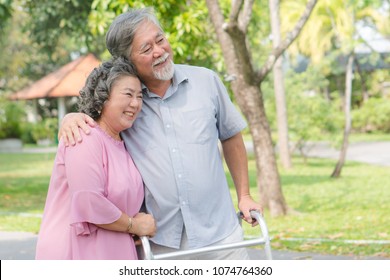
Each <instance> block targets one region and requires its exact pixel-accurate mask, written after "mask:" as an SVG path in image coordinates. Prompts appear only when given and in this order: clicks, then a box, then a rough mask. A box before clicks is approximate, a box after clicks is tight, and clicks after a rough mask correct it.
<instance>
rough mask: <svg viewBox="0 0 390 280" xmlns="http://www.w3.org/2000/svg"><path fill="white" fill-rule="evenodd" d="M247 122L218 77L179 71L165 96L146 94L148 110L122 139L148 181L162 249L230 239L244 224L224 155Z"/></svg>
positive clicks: (148, 196)
mask: <svg viewBox="0 0 390 280" xmlns="http://www.w3.org/2000/svg"><path fill="white" fill-rule="evenodd" d="M245 126H246V123H245V121H244V120H243V118H242V116H241V115H240V113H239V112H238V111H237V110H236V108H235V107H234V105H233V104H232V102H231V101H230V99H229V96H228V94H227V91H226V88H225V86H224V85H223V83H222V82H221V80H220V79H219V77H218V76H217V75H216V73H215V72H213V71H211V70H209V69H206V68H202V67H195V66H188V65H175V74H174V76H173V82H172V84H171V86H170V87H169V89H168V91H167V92H166V94H165V95H164V97H163V98H161V97H159V96H158V95H156V94H154V93H152V92H148V91H147V90H146V93H145V94H144V104H143V107H142V111H141V113H140V114H139V116H138V118H137V119H136V121H135V122H134V124H133V126H132V127H131V128H130V129H128V130H127V131H125V132H123V133H122V137H123V139H124V141H125V143H126V147H127V149H128V151H129V152H130V154H131V155H132V157H133V160H134V162H135V164H136V166H137V167H138V169H139V171H140V172H141V175H142V177H143V180H144V183H145V206H146V210H147V212H149V213H151V214H152V215H153V216H154V217H155V218H156V220H157V234H156V236H155V237H154V238H152V241H153V242H155V243H156V244H159V245H163V246H167V247H172V248H179V247H180V241H181V235H182V229H183V225H184V226H185V230H186V233H187V236H188V242H189V246H190V247H191V248H199V247H204V246H206V245H209V244H211V243H214V242H217V241H219V240H221V239H223V238H225V237H227V236H228V235H229V234H230V233H232V231H233V230H234V229H235V228H236V226H237V225H238V219H237V216H236V212H235V209H234V205H233V203H232V199H231V196H230V192H229V187H228V184H227V181H226V176H225V172H224V168H223V164H222V159H221V156H220V153H219V149H218V139H220V140H225V139H228V138H230V137H232V136H234V135H235V134H237V133H238V132H240V131H241V130H242V129H243V128H245Z"/></svg>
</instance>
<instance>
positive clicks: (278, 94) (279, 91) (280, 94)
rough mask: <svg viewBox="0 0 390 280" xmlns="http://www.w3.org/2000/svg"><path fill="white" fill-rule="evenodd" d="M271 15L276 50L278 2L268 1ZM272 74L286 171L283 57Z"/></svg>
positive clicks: (278, 34) (277, 41) (289, 165)
mask: <svg viewBox="0 0 390 280" xmlns="http://www.w3.org/2000/svg"><path fill="white" fill-rule="evenodd" d="M269 7H270V14H271V29H272V44H273V47H274V48H276V47H277V46H279V44H280V41H281V36H280V19H279V0H269ZM273 74H274V89H275V100H276V102H275V104H276V116H277V124H278V148H279V156H280V161H281V163H282V166H283V167H284V168H286V169H290V168H291V167H292V164H291V157H290V148H289V141H288V121H287V105H286V94H285V88H284V75H283V56H282V55H281V56H280V57H279V58H278V59H277V60H276V62H275V65H274V67H273Z"/></svg>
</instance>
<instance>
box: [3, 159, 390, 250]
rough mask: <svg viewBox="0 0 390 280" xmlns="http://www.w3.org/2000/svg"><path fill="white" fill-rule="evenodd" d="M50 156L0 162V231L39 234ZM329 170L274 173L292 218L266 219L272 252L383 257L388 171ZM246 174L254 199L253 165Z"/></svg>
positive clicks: (388, 220)
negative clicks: (337, 174)
mask: <svg viewBox="0 0 390 280" xmlns="http://www.w3.org/2000/svg"><path fill="white" fill-rule="evenodd" d="M54 156H55V154H0V163H1V164H0V198H1V199H0V231H28V232H34V233H37V232H38V230H39V224H40V221H41V214H42V211H43V207H44V202H45V198H46V192H47V187H48V184H49V180H50V174H51V169H52V166H53V160H54ZM334 164H335V162H334V161H332V160H325V159H309V160H308V162H307V163H306V164H304V163H303V161H302V159H300V158H294V159H293V165H294V167H293V169H291V170H288V171H286V170H282V169H280V173H281V181H282V186H283V187H282V188H283V193H284V196H285V199H286V201H287V204H288V206H289V207H290V209H291V210H292V211H291V213H290V214H289V215H287V216H284V217H277V218H276V217H270V216H269V213H268V211H265V219H266V222H267V225H268V229H269V233H270V236H271V237H272V242H271V246H272V248H273V249H283V250H294V251H311V252H313V251H316V252H322V253H324V254H339V255H341V254H343V255H349V254H353V255H358V256H382V257H390V215H389V213H390V203H388V198H389V197H390V188H389V186H390V168H389V167H378V166H370V165H366V164H358V163H353V162H347V163H346V165H345V166H344V168H343V171H342V177H341V178H339V179H332V178H330V176H329V175H330V174H331V172H332V170H333V168H334ZM249 167H250V179H251V192H252V194H253V196H254V197H255V198H256V199H257V198H258V192H257V189H256V183H255V181H256V180H255V162H254V160H253V159H250V161H249ZM228 177H229V176H228ZM229 181H230V182H231V179H230V177H229ZM231 191H232V196H233V197H234V199H235V192H234V190H233V189H231ZM244 224H245V223H244ZM244 231H245V234H246V237H247V238H252V237H254V236H258V235H259V233H260V231H259V227H255V228H250V227H248V226H246V225H244Z"/></svg>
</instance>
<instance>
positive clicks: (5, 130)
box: [0, 98, 25, 139]
mask: <svg viewBox="0 0 390 280" xmlns="http://www.w3.org/2000/svg"><path fill="white" fill-rule="evenodd" d="M24 119H25V112H24V109H23V106H21V104H19V103H17V102H12V101H8V100H7V99H5V98H0V139H5V138H20V136H21V123H22V122H23V121H24Z"/></svg>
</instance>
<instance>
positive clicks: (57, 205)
mask: <svg viewBox="0 0 390 280" xmlns="http://www.w3.org/2000/svg"><path fill="white" fill-rule="evenodd" d="M78 105H79V109H80V111H81V112H83V113H85V114H87V115H89V116H90V117H92V118H93V119H94V120H95V121H96V123H97V126H96V127H94V128H92V129H91V130H92V131H91V136H92V137H85V141H83V143H82V144H80V145H76V146H70V147H66V146H65V145H64V143H63V142H62V141H60V143H59V146H58V151H57V155H56V158H55V162H54V168H53V173H52V176H51V180H50V185H49V190H48V195H47V199H46V205H45V210H44V214H43V219H42V224H41V228H40V232H39V236H38V243H37V248H36V259H57V260H59V259H90V260H91V259H112V260H114V259H137V253H136V249H135V243H134V236H143V235H147V236H153V235H154V234H155V231H156V225H155V221H154V219H153V217H152V216H151V215H149V214H145V213H139V210H140V207H141V205H142V202H143V199H144V189H143V181H142V178H141V176H140V174H139V172H138V170H137V168H136V167H135V165H134V163H133V160H132V158H131V157H130V155H129V153H128V152H127V150H126V147H125V145H124V142H123V141H122V139H121V135H120V132H121V131H123V130H125V129H127V128H129V127H131V126H132V125H133V122H134V120H135V119H136V117H137V115H138V113H139V112H140V111H141V107H142V90H141V82H140V80H139V79H138V77H137V76H136V72H135V70H134V67H133V66H132V65H131V64H130V63H129V62H128V61H125V60H123V59H117V60H112V61H109V62H105V63H103V64H102V65H101V66H100V67H99V68H95V69H94V70H93V72H92V73H91V74H90V75H89V77H88V79H87V81H86V84H85V87H84V88H83V89H82V90H81V91H80V99H79V104H78Z"/></svg>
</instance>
